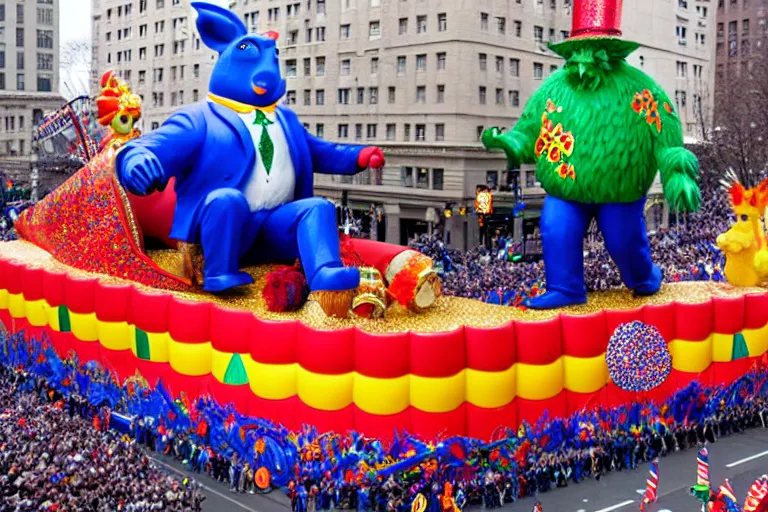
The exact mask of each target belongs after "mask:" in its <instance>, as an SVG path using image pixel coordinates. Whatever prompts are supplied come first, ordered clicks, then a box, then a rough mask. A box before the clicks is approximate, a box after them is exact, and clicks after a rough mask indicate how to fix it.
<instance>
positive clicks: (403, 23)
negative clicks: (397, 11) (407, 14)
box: [397, 18, 408, 36]
mask: <svg viewBox="0 0 768 512" xmlns="http://www.w3.org/2000/svg"><path fill="white" fill-rule="evenodd" d="M407 32H408V18H400V21H399V22H398V24H397V33H398V34H399V35H401V36H402V35H403V34H406V33H407Z"/></svg>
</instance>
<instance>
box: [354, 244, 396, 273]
mask: <svg viewBox="0 0 768 512" xmlns="http://www.w3.org/2000/svg"><path fill="white" fill-rule="evenodd" d="M351 241H352V248H353V249H354V251H355V252H356V253H357V255H358V256H360V259H361V260H363V263H364V264H365V265H367V266H370V267H375V268H376V269H377V270H378V271H379V272H381V276H382V277H384V278H385V279H386V273H387V266H388V265H389V264H390V262H391V261H392V260H393V259H394V258H395V256H397V255H398V254H400V253H401V252H403V251H405V250H407V249H408V248H407V247H403V246H401V245H393V244H387V243H384V242H377V241H375V240H365V239H363V238H352V239H351Z"/></svg>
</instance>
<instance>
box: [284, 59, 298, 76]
mask: <svg viewBox="0 0 768 512" xmlns="http://www.w3.org/2000/svg"><path fill="white" fill-rule="evenodd" d="M285 76H287V77H288V78H296V59H288V60H286V61H285Z"/></svg>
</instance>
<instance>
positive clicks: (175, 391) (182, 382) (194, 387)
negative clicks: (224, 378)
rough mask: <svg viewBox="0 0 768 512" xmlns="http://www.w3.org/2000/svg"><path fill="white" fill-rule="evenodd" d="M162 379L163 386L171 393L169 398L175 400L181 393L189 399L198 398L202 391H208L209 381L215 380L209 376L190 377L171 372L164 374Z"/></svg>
mask: <svg viewBox="0 0 768 512" xmlns="http://www.w3.org/2000/svg"><path fill="white" fill-rule="evenodd" d="M162 379H163V386H165V388H166V389H167V390H168V391H169V392H170V393H171V396H173V397H174V398H177V397H178V396H179V395H180V394H181V392H182V391H183V392H184V393H186V394H187V396H188V397H189V398H190V399H194V398H196V397H198V396H199V395H200V394H201V392H202V391H203V390H205V389H210V381H211V380H215V379H212V378H211V375H210V374H208V375H202V376H197V377H192V376H189V375H182V374H180V373H176V372H175V371H173V370H171V371H169V372H168V373H164V374H163V375H162Z"/></svg>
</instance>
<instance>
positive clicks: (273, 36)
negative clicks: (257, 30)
mask: <svg viewBox="0 0 768 512" xmlns="http://www.w3.org/2000/svg"><path fill="white" fill-rule="evenodd" d="M264 37H266V38H267V39H271V40H273V41H277V38H278V37H280V34H278V33H277V32H275V31H274V30H270V31H269V32H267V33H266V34H264Z"/></svg>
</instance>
